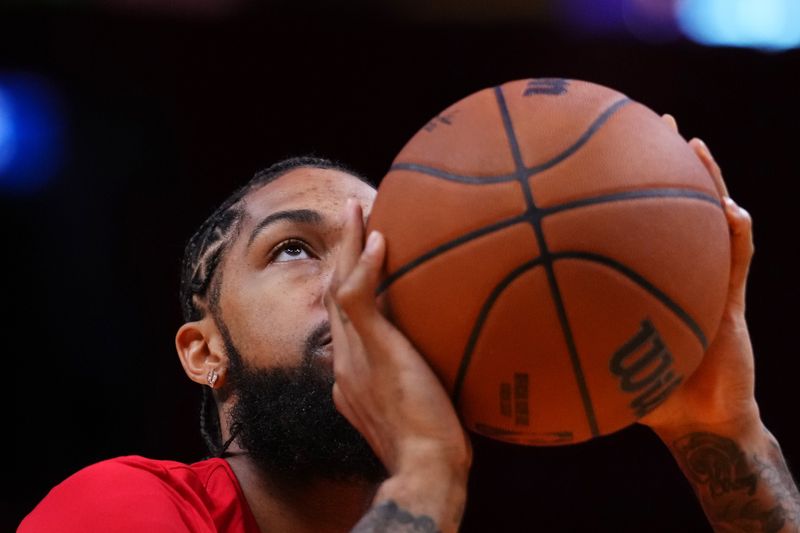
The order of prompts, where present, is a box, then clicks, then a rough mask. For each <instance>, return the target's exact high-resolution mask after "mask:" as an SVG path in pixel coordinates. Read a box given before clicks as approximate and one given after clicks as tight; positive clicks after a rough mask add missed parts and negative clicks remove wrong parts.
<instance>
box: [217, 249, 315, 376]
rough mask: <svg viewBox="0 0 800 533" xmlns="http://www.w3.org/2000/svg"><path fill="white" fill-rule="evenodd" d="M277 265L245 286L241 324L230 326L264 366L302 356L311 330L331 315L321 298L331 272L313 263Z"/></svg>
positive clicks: (246, 350)
mask: <svg viewBox="0 0 800 533" xmlns="http://www.w3.org/2000/svg"><path fill="white" fill-rule="evenodd" d="M278 268H280V270H278ZM278 268H275V269H273V272H271V273H269V274H270V275H264V276H261V277H259V279H257V280H255V282H254V283H252V284H248V286H247V287H245V288H243V289H244V290H242V292H241V298H240V304H241V305H240V306H239V309H240V312H239V316H240V318H241V320H240V321H239V323H240V324H241V326H242V327H241V328H237V331H236V333H234V332H233V331H231V335H232V336H233V337H234V339H233V341H234V343H235V344H236V346H237V347H238V348H239V350H241V351H242V356H243V357H245V358H246V359H247V360H248V361H252V362H253V363H255V364H257V365H258V366H262V367H269V366H276V365H283V364H293V363H296V362H297V361H299V360H300V358H301V357H302V352H303V348H304V346H305V341H306V338H307V337H308V334H309V333H310V332H311V331H312V330H313V329H314V327H315V326H316V325H318V324H319V323H320V322H323V321H324V320H326V317H327V314H326V312H325V308H324V305H323V303H322V298H323V295H324V291H325V288H326V279H329V277H330V276H329V275H326V274H324V271H323V269H322V268H320V266H319V265H318V264H315V263H310V264H308V265H292V266H291V267H278ZM237 335H238V338H237Z"/></svg>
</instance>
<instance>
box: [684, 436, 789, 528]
mask: <svg viewBox="0 0 800 533" xmlns="http://www.w3.org/2000/svg"><path fill="white" fill-rule="evenodd" d="M673 447H674V449H675V454H676V457H677V458H678V460H679V461H680V463H681V465H682V466H683V468H684V470H685V472H686V474H687V477H688V478H689V481H690V482H691V483H692V485H693V486H694V489H695V492H697V494H698V496H699V498H700V502H701V504H702V506H703V510H704V511H705V512H706V515H707V516H708V518H709V520H710V522H711V524H712V526H713V527H714V529H715V530H716V531H724V532H736V531H742V532H744V531H746V532H763V533H777V532H779V531H792V532H797V531H800V494H798V492H797V487H796V486H795V484H794V482H793V481H792V476H791V474H790V473H789V469H788V467H787V466H786V463H785V462H784V460H783V457H782V455H781V453H780V450H779V449H778V448H777V446H775V447H774V448H773V450H774V451H773V453H769V454H767V455H766V456H765V457H759V456H757V455H755V454H754V455H752V456H751V457H749V456H748V455H747V454H746V453H745V452H744V451H742V449H741V447H740V446H739V445H738V444H737V443H736V442H735V441H733V440H731V439H729V438H726V437H722V436H719V435H715V434H713V433H705V432H698V433H690V434H688V435H685V436H683V437H681V438H680V439H678V440H676V441H675V442H674V444H673ZM784 527H785V528H786V529H783V528H784Z"/></svg>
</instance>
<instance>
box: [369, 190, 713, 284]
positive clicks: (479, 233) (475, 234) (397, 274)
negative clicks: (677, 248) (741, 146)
mask: <svg viewBox="0 0 800 533" xmlns="http://www.w3.org/2000/svg"><path fill="white" fill-rule="evenodd" d="M649 198H684V199H689V200H699V201H703V202H707V203H710V204H713V205H715V206H716V207H720V208H721V204H720V202H719V200H717V199H716V198H714V197H713V196H711V195H709V194H706V193H702V192H699V191H694V190H691V189H645V190H641V189H640V190H637V191H627V192H621V193H614V194H606V195H601V196H593V197H590V198H583V199H580V200H574V201H571V202H567V203H564V204H559V205H554V206H552V207H543V208H540V217H541V218H542V219H544V218H545V217H547V216H550V215H553V214H556V213H563V212H564V211H570V210H572V209H578V208H581V207H587V206H592V205H601V204H605V203H613V202H623V201H632V200H646V199H649ZM526 221H527V215H526V214H522V215H517V216H514V217H510V218H507V219H504V220H501V221H500V222H495V223H493V224H488V225H486V226H483V227H480V228H478V229H475V230H472V231H470V232H469V233H465V234H464V235H461V236H460V237H457V238H455V239H453V240H450V241H447V242H444V243H442V244H440V245H438V246H436V247H435V248H432V249H431V250H429V251H428V252H426V253H424V254H422V255H421V256H419V257H417V258H415V259H413V260H411V261H409V262H408V263H405V264H403V265H401V266H399V267H398V268H397V270H395V271H394V272H392V273H391V274H389V275H388V276H386V278H385V279H384V280H383V281H382V282H381V283H380V285H379V286H378V289H377V294H382V293H383V292H385V291H386V290H387V289H388V288H389V287H390V286H391V285H392V284H394V283H395V282H396V281H397V280H398V279H400V278H402V277H403V276H405V275H406V274H408V273H409V272H410V271H412V270H414V269H415V268H417V267H419V266H421V265H423V264H425V263H427V262H428V261H430V260H432V259H435V258H436V257H438V256H440V255H442V254H444V253H445V252H449V251H450V250H452V249H454V248H458V247H459V246H460V245H462V244H467V243H468V242H471V241H473V240H475V239H478V238H480V237H483V236H485V235H488V234H490V233H494V232H496V231H500V230H502V229H505V228H508V227H510V226H513V225H514V224H519V223H521V222H526Z"/></svg>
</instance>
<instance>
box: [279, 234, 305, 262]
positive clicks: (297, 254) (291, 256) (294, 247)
mask: <svg viewBox="0 0 800 533" xmlns="http://www.w3.org/2000/svg"><path fill="white" fill-rule="evenodd" d="M310 250H311V248H310V247H309V246H308V245H307V244H306V243H304V242H303V241H300V240H297V239H289V240H286V241H283V242H282V243H280V244H278V245H277V246H276V247H275V248H273V249H272V251H271V252H270V260H271V261H272V262H275V263H285V262H287V261H297V260H299V259H311V258H312V254H311V251H310Z"/></svg>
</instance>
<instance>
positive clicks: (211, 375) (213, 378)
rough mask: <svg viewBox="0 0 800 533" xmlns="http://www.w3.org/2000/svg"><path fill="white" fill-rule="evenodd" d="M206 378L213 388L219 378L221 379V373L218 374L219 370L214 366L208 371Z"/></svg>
mask: <svg viewBox="0 0 800 533" xmlns="http://www.w3.org/2000/svg"><path fill="white" fill-rule="evenodd" d="M206 379H207V380H208V386H209V387H211V388H212V389H213V388H214V385H216V383H217V379H219V374H217V371H216V370H214V369H213V368H212V369H211V370H210V371H209V372H208V377H207V378H206Z"/></svg>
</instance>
